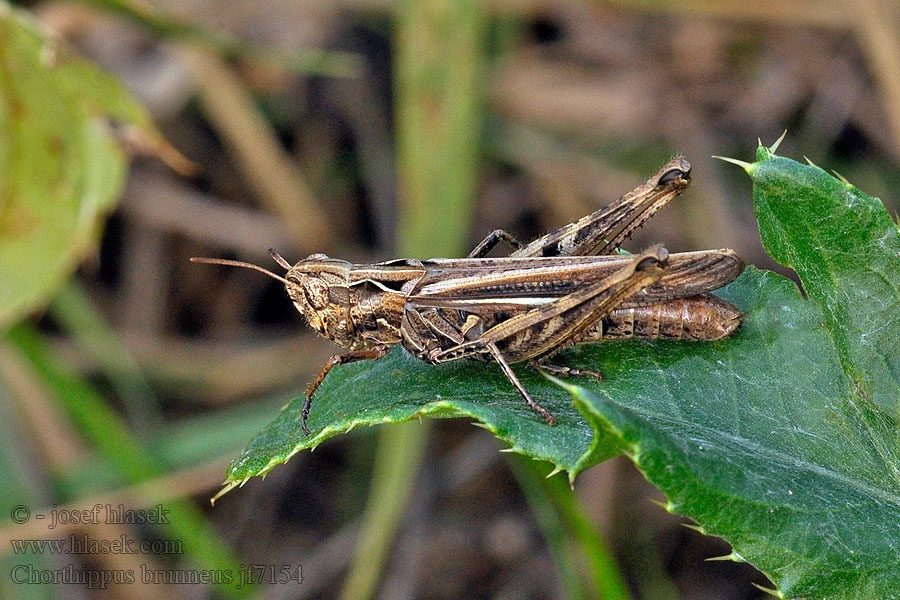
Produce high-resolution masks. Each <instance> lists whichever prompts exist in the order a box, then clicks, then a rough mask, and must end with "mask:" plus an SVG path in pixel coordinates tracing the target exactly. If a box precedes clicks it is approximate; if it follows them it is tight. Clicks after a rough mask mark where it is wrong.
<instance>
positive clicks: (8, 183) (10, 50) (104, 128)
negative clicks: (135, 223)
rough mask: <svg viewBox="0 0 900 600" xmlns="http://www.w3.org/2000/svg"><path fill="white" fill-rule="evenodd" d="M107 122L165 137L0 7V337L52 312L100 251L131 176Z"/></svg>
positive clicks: (106, 83)
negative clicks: (103, 223)
mask: <svg viewBox="0 0 900 600" xmlns="http://www.w3.org/2000/svg"><path fill="white" fill-rule="evenodd" d="M110 119H114V120H115V121H116V122H117V123H120V124H124V125H129V126H132V127H136V128H138V129H139V130H142V131H143V132H144V133H145V134H146V135H147V136H148V137H149V138H156V137H158V134H156V132H155V131H154V130H153V128H152V126H151V125H150V122H149V118H148V117H147V115H146V113H145V112H144V110H143V108H141V106H140V105H139V104H138V103H137V102H135V101H134V100H133V99H132V98H131V97H130V96H129V95H128V94H127V92H125V90H124V89H123V88H122V86H121V85H120V84H119V83H118V82H116V81H115V80H114V79H113V78H112V77H110V76H109V75H107V74H105V73H103V72H101V71H100V70H98V69H97V68H96V67H94V66H92V65H91V64H89V63H87V62H86V61H83V60H80V59H77V58H74V57H72V56H69V55H68V54H67V53H66V51H65V49H64V48H62V47H60V46H59V45H58V44H56V43H55V42H53V41H51V40H48V39H47V38H46V37H45V36H44V35H43V34H42V33H41V31H40V30H39V28H38V26H37V24H36V23H34V22H33V21H32V19H31V18H30V17H29V16H28V15H27V14H26V13H24V12H22V11H18V10H14V9H12V8H10V6H9V5H8V4H6V3H5V2H0V132H2V133H0V327H3V326H5V325H9V324H10V323H12V322H15V321H16V320H18V319H20V318H21V317H22V316H24V315H26V314H27V313H29V312H31V311H33V310H35V309H37V308H38V307H40V306H41V305H43V304H44V303H46V302H47V301H48V300H49V298H50V297H51V296H52V295H53V293H54V291H55V290H56V289H57V288H59V286H60V285H61V284H62V283H63V282H64V281H65V279H66V278H67V277H68V276H69V274H70V273H71V272H72V270H73V269H74V268H75V266H76V264H77V263H78V261H79V260H80V259H81V258H83V257H84V256H85V255H86V253H88V252H89V251H90V250H91V249H92V248H93V247H94V245H95V242H96V239H97V236H98V234H99V224H100V220H101V218H102V217H103V216H104V215H105V214H106V213H107V212H109V211H110V210H111V209H112V207H113V206H114V204H115V202H116V201H117V200H118V198H119V196H120V194H121V190H122V186H123V184H124V180H125V173H126V167H127V160H126V157H125V156H124V153H123V152H122V150H121V149H120V148H119V147H118V145H117V144H116V142H115V140H114V139H113V137H112V135H111V133H110V128H109V120H110Z"/></svg>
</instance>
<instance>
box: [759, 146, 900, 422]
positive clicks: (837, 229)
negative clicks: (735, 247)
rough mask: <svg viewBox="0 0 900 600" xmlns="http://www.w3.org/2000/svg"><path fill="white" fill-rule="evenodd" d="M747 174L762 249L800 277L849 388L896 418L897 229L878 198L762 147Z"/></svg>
mask: <svg viewBox="0 0 900 600" xmlns="http://www.w3.org/2000/svg"><path fill="white" fill-rule="evenodd" d="M748 173H749V174H750V176H751V178H752V179H753V187H754V192H753V198H754V201H755V203H756V214H757V218H758V219H759V224H760V236H761V237H762V241H763V245H764V246H765V248H766V252H768V253H769V255H770V256H771V257H772V258H774V259H775V260H776V261H778V262H779V263H781V264H783V265H784V266H786V267H790V268H792V269H794V270H795V271H796V272H797V275H799V276H800V281H801V282H802V283H803V289H804V290H805V291H806V293H807V294H808V296H809V299H810V301H811V302H812V303H813V304H815V305H816V306H818V307H819V308H820V310H821V311H822V315H823V317H824V322H825V327H826V328H827V329H828V333H829V335H830V336H831V338H832V339H833V341H834V345H835V348H836V349H837V351H838V355H839V356H840V359H841V365H842V366H843V368H844V371H845V372H846V373H847V374H848V375H849V376H850V377H851V379H852V380H853V382H854V385H855V387H856V392H857V393H858V394H860V395H862V396H864V397H865V398H866V399H867V400H871V401H872V402H874V403H875V404H876V405H878V406H879V407H880V408H881V409H882V410H884V411H886V412H888V413H890V414H892V415H894V416H895V417H897V416H900V335H897V334H898V332H900V311H898V310H897V309H898V303H897V298H900V268H898V267H900V235H898V233H897V227H896V225H895V224H894V222H893V221H892V220H891V217H890V215H889V214H888V212H887V211H886V210H885V209H884V206H883V205H882V203H881V200H878V199H877V198H872V197H870V196H867V195H866V194H864V193H863V192H861V191H859V190H858V189H856V188H855V187H853V185H852V184H850V183H849V182H847V181H846V180H844V179H843V178H835V177H832V176H830V175H829V174H828V173H826V172H825V171H823V170H822V169H820V168H818V167H816V166H814V165H810V166H807V165H802V164H799V163H796V162H794V161H792V160H790V159H787V158H781V157H777V156H773V155H771V154H770V153H769V152H768V150H766V149H765V148H763V147H761V148H760V156H759V162H757V163H755V164H754V165H752V167H750V168H749V169H748Z"/></svg>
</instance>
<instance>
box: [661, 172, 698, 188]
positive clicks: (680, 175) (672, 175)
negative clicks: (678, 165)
mask: <svg viewBox="0 0 900 600" xmlns="http://www.w3.org/2000/svg"><path fill="white" fill-rule="evenodd" d="M690 178H691V172H690V170H688V171H682V170H681V169H669V170H668V171H666V172H665V173H663V174H662V175H661V176H660V178H659V185H662V184H664V183H669V182H670V181H675V180H676V179H690Z"/></svg>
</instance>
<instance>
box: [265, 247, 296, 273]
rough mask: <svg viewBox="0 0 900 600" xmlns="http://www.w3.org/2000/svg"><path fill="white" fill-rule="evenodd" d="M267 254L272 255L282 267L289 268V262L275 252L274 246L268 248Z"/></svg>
mask: <svg viewBox="0 0 900 600" xmlns="http://www.w3.org/2000/svg"><path fill="white" fill-rule="evenodd" d="M269 254H270V255H271V256H272V259H273V260H274V261H275V262H277V263H278V264H279V265H281V266H282V267H284V268H285V269H286V270H288V271H290V270H291V263H289V262H288V261H286V260H284V259H283V258H281V255H280V254H278V253H277V252H275V249H274V248H269Z"/></svg>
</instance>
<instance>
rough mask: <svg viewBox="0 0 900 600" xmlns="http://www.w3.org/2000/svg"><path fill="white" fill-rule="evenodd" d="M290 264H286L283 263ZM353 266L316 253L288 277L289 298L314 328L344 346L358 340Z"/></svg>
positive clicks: (286, 277) (296, 267)
mask: <svg viewBox="0 0 900 600" xmlns="http://www.w3.org/2000/svg"><path fill="white" fill-rule="evenodd" d="M276 256H277V254H274V253H273V257H276ZM279 258H281V257H280V256H278V257H277V258H275V260H276V261H278V262H279V264H282V261H283V260H284V259H281V260H278V259H279ZM286 265H287V263H286V262H285V263H284V264H282V266H286ZM350 267H351V265H350V263H349V262H347V261H345V260H339V259H336V258H328V257H327V256H325V255H324V254H312V255H310V256H308V257H306V258H304V259H303V260H301V261H299V262H298V263H297V264H295V265H294V266H293V267H289V268H288V272H287V274H286V275H285V279H286V283H285V288H286V289H287V293H288V296H289V297H290V299H291V302H293V303H294V306H296V307H297V310H299V311H300V312H301V313H303V316H305V317H306V320H307V321H308V322H309V325H310V327H312V328H313V329H315V330H316V331H318V332H319V333H320V334H321V335H323V336H324V337H326V338H328V339H330V340H331V341H333V342H334V343H336V344H338V345H339V346H344V347H349V346H351V345H352V344H353V342H354V341H355V337H354V336H353V331H352V330H353V323H352V322H351V320H350V316H349V315H350V300H349V296H350V294H349V276H350Z"/></svg>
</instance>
